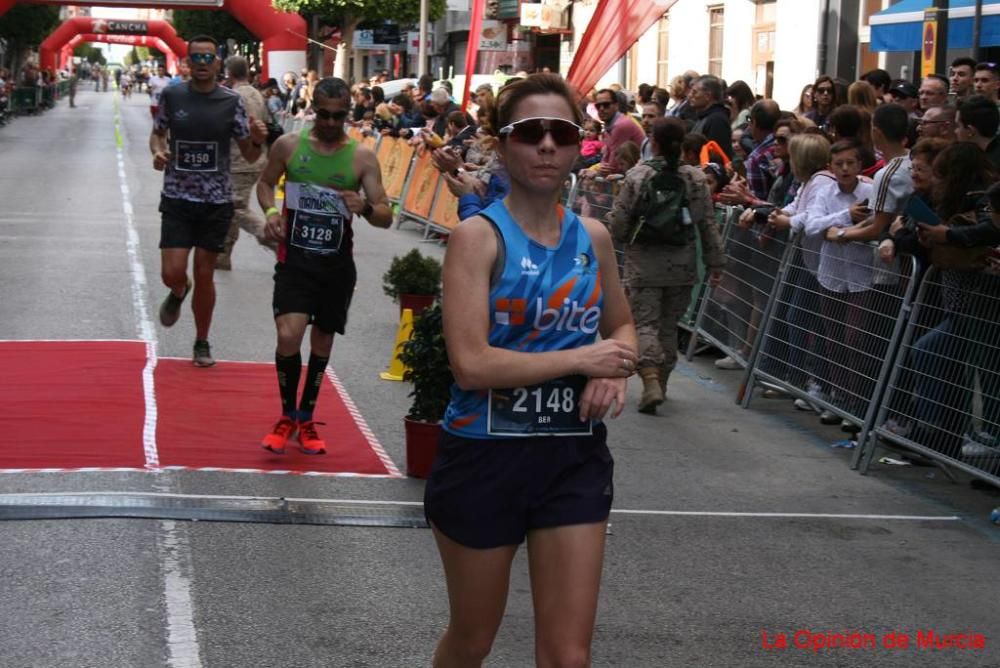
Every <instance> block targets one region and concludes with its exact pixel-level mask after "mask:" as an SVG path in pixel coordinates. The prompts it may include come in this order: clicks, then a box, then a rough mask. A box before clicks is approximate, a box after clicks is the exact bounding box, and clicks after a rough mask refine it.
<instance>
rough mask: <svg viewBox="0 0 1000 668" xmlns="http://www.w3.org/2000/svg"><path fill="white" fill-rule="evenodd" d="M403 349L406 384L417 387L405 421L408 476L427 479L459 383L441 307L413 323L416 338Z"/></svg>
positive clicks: (412, 336)
mask: <svg viewBox="0 0 1000 668" xmlns="http://www.w3.org/2000/svg"><path fill="white" fill-rule="evenodd" d="M400 347H401V350H400V353H399V359H400V361H402V363H403V364H404V365H405V366H406V371H405V372H404V373H403V380H404V381H407V382H411V383H413V391H412V392H410V396H411V397H413V405H412V406H410V413H409V415H407V416H406V417H405V418H404V426H405V428H406V474H407V475H410V476H414V477H416V478H426V477H427V476H428V475H430V472H431V464H432V463H433V462H434V455H435V454H437V444H438V438H439V437H440V436H441V420H442V419H443V418H444V412H445V409H446V408H447V407H448V401H449V399H450V397H451V385H452V383H453V382H454V381H455V378H454V376H452V374H451V366H449V364H448V351H447V349H446V348H445V345H444V329H443V326H442V321H441V304H434V305H432V306H430V307H429V308H427V309H425V310H424V312H423V313H422V314H420V317H418V318H416V319H415V320H414V321H413V334H412V335H411V336H410V339H409V340H408V341H406V342H404V343H403V344H402V345H401V346H400Z"/></svg>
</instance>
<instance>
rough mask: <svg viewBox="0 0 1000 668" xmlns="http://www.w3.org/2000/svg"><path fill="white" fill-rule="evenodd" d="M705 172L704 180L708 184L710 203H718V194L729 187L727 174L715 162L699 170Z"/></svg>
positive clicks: (723, 168) (724, 169)
mask: <svg viewBox="0 0 1000 668" xmlns="http://www.w3.org/2000/svg"><path fill="white" fill-rule="evenodd" d="M701 170H702V171H703V172H705V180H706V181H707V183H708V189H709V192H711V193H712V201H713V202H716V203H718V201H719V193H721V192H722V189H723V188H725V187H726V186H727V185H729V174H727V173H726V168H725V167H723V166H722V165H720V164H719V163H717V162H710V163H708V164H706V165H705V166H704V167H702V168H701Z"/></svg>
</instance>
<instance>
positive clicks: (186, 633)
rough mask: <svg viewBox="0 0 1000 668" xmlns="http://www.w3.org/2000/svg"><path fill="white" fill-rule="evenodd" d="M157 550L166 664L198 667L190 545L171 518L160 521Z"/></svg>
mask: <svg viewBox="0 0 1000 668" xmlns="http://www.w3.org/2000/svg"><path fill="white" fill-rule="evenodd" d="M160 526H161V527H162V528H163V534H162V535H161V536H160V538H159V540H158V542H159V552H160V559H161V561H162V563H163V590H164V595H165V600H166V605H167V651H168V654H167V664H168V665H169V666H170V668H201V665H202V664H201V654H200V651H199V648H198V630H197V629H196V628H195V626H194V606H193V605H192V602H191V576H190V573H191V547H190V546H189V545H188V542H187V539H186V538H185V537H184V532H183V530H182V529H181V528H180V527H178V526H177V522H175V521H173V520H163V521H162V522H160Z"/></svg>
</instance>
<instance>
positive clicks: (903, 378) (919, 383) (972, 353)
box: [855, 268, 1000, 486]
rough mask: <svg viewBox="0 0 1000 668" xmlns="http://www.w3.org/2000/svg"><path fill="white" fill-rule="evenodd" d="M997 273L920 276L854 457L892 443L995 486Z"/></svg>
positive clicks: (998, 469) (998, 453) (999, 404)
mask: <svg viewBox="0 0 1000 668" xmlns="http://www.w3.org/2000/svg"><path fill="white" fill-rule="evenodd" d="M998 322H1000V276H997V275H993V274H988V273H985V272H957V271H939V270H938V269H936V268H932V269H930V270H929V271H928V272H927V275H926V276H925V277H924V279H923V281H922V283H921V285H920V290H919V292H918V293H917V296H916V299H915V300H914V302H913V310H912V313H911V315H910V318H909V322H908V323H907V325H906V329H905V332H904V334H903V336H902V340H901V343H900V349H899V354H898V359H897V362H896V364H895V365H894V367H893V369H892V373H891V374H890V375H889V377H888V379H887V382H886V387H885V392H884V395H883V397H882V402H881V405H880V406H879V408H878V411H877V414H876V417H875V419H874V427H873V429H872V430H871V434H870V437H869V438H867V439H865V440H863V441H859V442H860V443H861V444H862V445H863V448H859V451H858V453H856V457H855V465H857V462H858V459H862V464H861V471H862V473H865V472H867V470H868V467H869V465H870V464H871V460H872V458H873V456H874V453H875V450H876V449H877V448H878V447H879V445H880V441H881V443H882V444H885V443H889V444H896V445H899V446H903V447H905V448H908V449H910V450H913V451H915V452H917V453H920V454H922V455H924V456H926V457H928V458H930V459H932V460H933V461H935V462H938V463H941V464H947V465H949V466H951V467H954V468H958V469H960V470H962V471H965V472H966V473H968V474H970V475H972V476H975V477H977V478H981V479H983V480H986V481H988V482H991V483H993V484H994V485H998V486H1000V341H998V337H997V333H998V326H997V323H998Z"/></svg>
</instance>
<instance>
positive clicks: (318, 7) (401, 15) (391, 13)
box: [272, 0, 446, 23]
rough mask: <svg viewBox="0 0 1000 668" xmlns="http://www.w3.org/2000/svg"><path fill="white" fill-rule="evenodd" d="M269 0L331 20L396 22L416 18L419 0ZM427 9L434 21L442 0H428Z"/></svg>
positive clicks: (441, 10) (442, 8) (442, 6)
mask: <svg viewBox="0 0 1000 668" xmlns="http://www.w3.org/2000/svg"><path fill="white" fill-rule="evenodd" d="M272 4H273V5H274V6H275V7H277V8H278V9H282V10H284V11H286V12H299V13H300V14H318V15H319V16H323V17H329V18H331V19H333V20H334V22H338V21H344V20H345V19H349V18H350V19H361V20H363V21H385V20H392V21H395V22H397V23H414V22H416V21H419V20H420V0H272ZM427 9H428V13H429V15H430V20H431V21H436V20H438V19H439V18H441V17H442V16H444V11H445V9H446V0H429V2H428V7H427Z"/></svg>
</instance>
